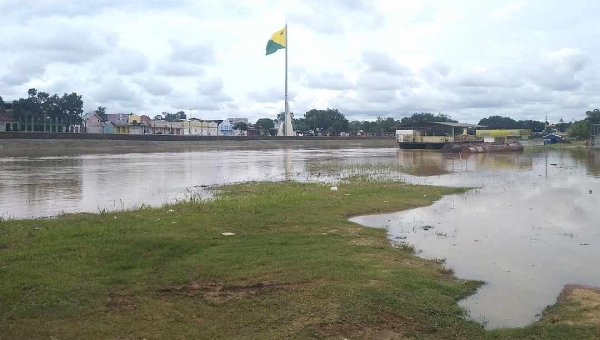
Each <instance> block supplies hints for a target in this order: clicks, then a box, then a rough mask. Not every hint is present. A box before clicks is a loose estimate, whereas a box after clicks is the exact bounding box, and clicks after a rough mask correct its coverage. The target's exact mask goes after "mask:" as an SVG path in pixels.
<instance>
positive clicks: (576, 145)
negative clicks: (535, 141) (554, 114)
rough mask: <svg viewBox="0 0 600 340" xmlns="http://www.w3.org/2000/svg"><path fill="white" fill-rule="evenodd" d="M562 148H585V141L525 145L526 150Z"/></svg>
mask: <svg viewBox="0 0 600 340" xmlns="http://www.w3.org/2000/svg"><path fill="white" fill-rule="evenodd" d="M545 148H546V149H548V150H563V149H586V146H585V141H572V142H571V143H556V144H549V145H526V146H525V150H527V151H544V149H545Z"/></svg>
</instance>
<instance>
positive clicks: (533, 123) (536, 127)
mask: <svg viewBox="0 0 600 340" xmlns="http://www.w3.org/2000/svg"><path fill="white" fill-rule="evenodd" d="M517 126H518V129H529V130H531V131H533V132H542V131H544V129H545V128H546V124H545V123H544V122H540V121H537V120H520V121H518V122H517Z"/></svg>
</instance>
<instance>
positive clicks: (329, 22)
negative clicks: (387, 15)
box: [287, 0, 385, 34]
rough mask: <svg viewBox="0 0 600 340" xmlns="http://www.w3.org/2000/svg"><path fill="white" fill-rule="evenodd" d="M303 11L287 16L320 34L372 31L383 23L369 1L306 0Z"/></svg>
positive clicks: (382, 17)
mask: <svg viewBox="0 0 600 340" xmlns="http://www.w3.org/2000/svg"><path fill="white" fill-rule="evenodd" d="M304 4H305V6H306V7H305V9H304V10H302V11H299V10H295V11H293V12H289V13H287V16H288V17H289V18H290V19H292V20H294V21H296V22H298V23H300V24H302V25H304V26H306V27H308V28H310V29H313V30H315V31H316V32H319V33H322V34H342V33H344V32H346V31H347V30H349V29H359V28H366V29H374V28H377V27H380V26H381V25H382V24H383V22H384V21H385V19H384V16H383V15H382V14H381V13H379V11H378V10H377V7H376V6H375V4H374V3H373V1H369V0H330V1H318V0H308V1H306V2H305V3H304Z"/></svg>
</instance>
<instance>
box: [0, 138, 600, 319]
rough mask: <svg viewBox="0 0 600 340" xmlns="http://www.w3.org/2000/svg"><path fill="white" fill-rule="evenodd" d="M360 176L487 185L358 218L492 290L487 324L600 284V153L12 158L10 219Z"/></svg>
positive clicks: (2, 204)
mask: <svg viewBox="0 0 600 340" xmlns="http://www.w3.org/2000/svg"><path fill="white" fill-rule="evenodd" d="M361 172H364V173H376V174H378V175H384V176H387V178H394V179H402V180H405V181H408V182H411V183H418V184H429V185H450V186H469V187H480V188H481V189H478V190H476V191H472V192H470V193H468V194H466V195H461V196H452V197H446V198H444V199H442V200H440V201H438V202H436V203H435V204H434V205H432V206H430V207H425V208H420V209H414V210H411V211H405V212H401V213H396V214H391V215H379V216H364V217H359V218H355V219H353V220H354V221H356V222H358V223H361V224H364V225H368V226H374V227H387V228H389V231H390V237H391V238H392V239H394V238H395V237H398V236H402V237H406V238H407V241H408V242H410V243H412V244H414V245H416V247H417V248H418V249H420V250H421V251H422V254H421V255H422V256H425V257H431V258H447V264H448V265H449V266H451V267H452V268H453V269H454V270H455V272H456V274H457V275H458V276H459V277H464V278H469V279H481V280H484V281H486V282H488V284H487V285H486V286H484V287H483V288H482V289H480V290H479V292H478V293H477V294H476V295H474V296H472V297H470V298H468V299H466V300H464V301H462V302H461V305H463V306H464V307H465V308H467V309H468V310H470V312H471V315H472V317H473V318H475V319H478V320H485V321H487V325H488V327H504V326H520V325H525V324H527V323H529V322H531V321H532V320H534V319H535V318H536V315H537V314H539V313H540V312H541V311H542V310H543V308H544V307H545V306H546V305H549V304H553V303H554V301H555V299H556V296H557V295H558V293H559V291H560V290H561V289H562V287H563V285H565V284H567V283H575V284H585V285H592V286H600V272H598V271H596V270H595V267H596V265H597V259H598V258H600V247H599V245H600V229H599V228H600V227H598V226H599V225H600V224H599V223H598V221H600V209H597V207H598V203H599V202H600V201H599V199H598V197H599V196H598V195H600V179H599V177H600V155H599V154H598V153H594V152H588V151H577V150H573V151H566V150H563V151H560V150H553V151H548V152H536V153H531V152H525V153H520V154H489V155H484V154H476V155H470V156H468V157H461V156H460V155H444V154H441V153H439V152H436V151H427V150H398V149H394V148H390V149H278V150H212V151H201V152H182V153H156V154H125V155H87V156H74V157H54V158H52V157H46V158H36V157H30V158H2V159H0V216H3V217H13V218H27V217H42V216H52V215H56V214H58V213H60V212H79V211H88V212H97V211H99V210H102V209H126V208H132V207H135V206H139V205H141V204H149V205H160V204H163V203H165V202H171V201H173V200H176V199H179V198H183V197H185V196H186V195H187V194H189V193H190V192H192V193H193V192H197V191H198V190H200V189H199V188H200V187H201V186H203V185H213V184H224V183H232V182H243V181H251V180H267V181H279V180H326V181H336V180H339V179H340V178H342V177H344V176H347V175H349V174H352V173H361ZM590 192H591V194H590ZM388 220H389V221H388ZM423 225H431V226H434V228H433V229H429V230H424V229H422V228H420V227H422V226H423Z"/></svg>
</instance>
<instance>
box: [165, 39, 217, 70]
mask: <svg viewBox="0 0 600 340" xmlns="http://www.w3.org/2000/svg"><path fill="white" fill-rule="evenodd" d="M170 45H171V53H170V54H169V57H168V58H167V59H166V60H162V61H160V62H159V63H158V65H157V66H156V71H157V72H158V73H159V74H162V75H166V76H175V77H186V76H200V75H204V73H205V66H208V65H213V64H214V63H215V59H216V57H215V50H214V48H213V47H212V45H210V44H186V43H182V42H181V41H179V40H171V41H170Z"/></svg>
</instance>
